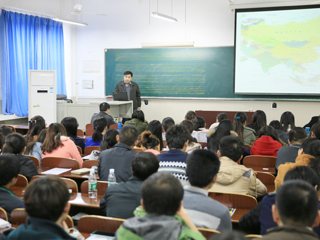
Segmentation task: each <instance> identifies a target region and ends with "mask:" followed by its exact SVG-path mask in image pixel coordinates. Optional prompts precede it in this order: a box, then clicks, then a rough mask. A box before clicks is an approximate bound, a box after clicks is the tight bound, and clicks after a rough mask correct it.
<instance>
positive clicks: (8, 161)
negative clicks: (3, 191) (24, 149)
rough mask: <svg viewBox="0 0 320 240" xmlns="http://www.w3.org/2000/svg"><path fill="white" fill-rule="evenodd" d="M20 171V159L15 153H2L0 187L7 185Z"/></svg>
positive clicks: (0, 157) (0, 156)
mask: <svg viewBox="0 0 320 240" xmlns="http://www.w3.org/2000/svg"><path fill="white" fill-rule="evenodd" d="M19 172H20V161H19V159H18V158H17V156H15V155H14V154H9V153H4V154H2V155H0V187H3V186H5V185H7V184H8V183H9V182H10V181H11V179H12V178H17V177H18V174H19Z"/></svg>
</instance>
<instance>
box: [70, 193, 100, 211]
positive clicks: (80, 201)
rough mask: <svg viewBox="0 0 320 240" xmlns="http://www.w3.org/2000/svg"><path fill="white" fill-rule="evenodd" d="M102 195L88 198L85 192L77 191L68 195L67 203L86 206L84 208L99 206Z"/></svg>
mask: <svg viewBox="0 0 320 240" xmlns="http://www.w3.org/2000/svg"><path fill="white" fill-rule="evenodd" d="M102 197H103V195H98V196H97V199H94V198H89V195H88V194H86V193H77V194H72V195H71V196H70V200H69V203H70V204H71V205H72V206H78V207H86V208H100V201H101V199H102Z"/></svg>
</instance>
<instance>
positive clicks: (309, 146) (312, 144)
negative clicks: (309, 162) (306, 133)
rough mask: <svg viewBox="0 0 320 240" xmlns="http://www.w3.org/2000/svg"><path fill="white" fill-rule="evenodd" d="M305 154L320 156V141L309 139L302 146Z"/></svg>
mask: <svg viewBox="0 0 320 240" xmlns="http://www.w3.org/2000/svg"><path fill="white" fill-rule="evenodd" d="M301 148H302V149H303V153H305V154H309V155H312V156H314V157H317V156H319V155H320V140H318V139H317V138H307V139H306V140H305V141H304V142H303V143H302V144H301Z"/></svg>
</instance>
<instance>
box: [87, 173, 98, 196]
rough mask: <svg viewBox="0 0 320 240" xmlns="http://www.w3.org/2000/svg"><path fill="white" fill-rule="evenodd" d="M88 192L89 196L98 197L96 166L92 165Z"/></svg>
mask: <svg viewBox="0 0 320 240" xmlns="http://www.w3.org/2000/svg"><path fill="white" fill-rule="evenodd" d="M88 187H89V189H88V193H89V198H97V195H98V189H97V177H96V173H95V168H94V167H91V169H90V174H89V181H88Z"/></svg>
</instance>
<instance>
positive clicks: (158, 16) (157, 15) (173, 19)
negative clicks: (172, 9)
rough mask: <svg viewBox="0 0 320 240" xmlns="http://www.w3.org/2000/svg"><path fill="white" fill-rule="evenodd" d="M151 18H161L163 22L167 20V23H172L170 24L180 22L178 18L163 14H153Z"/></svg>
mask: <svg viewBox="0 0 320 240" xmlns="http://www.w3.org/2000/svg"><path fill="white" fill-rule="evenodd" d="M151 16H152V17H155V18H160V19H162V20H167V21H170V22H178V20H177V19H176V18H174V17H171V16H168V15H165V14H163V13H158V12H153V13H151Z"/></svg>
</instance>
